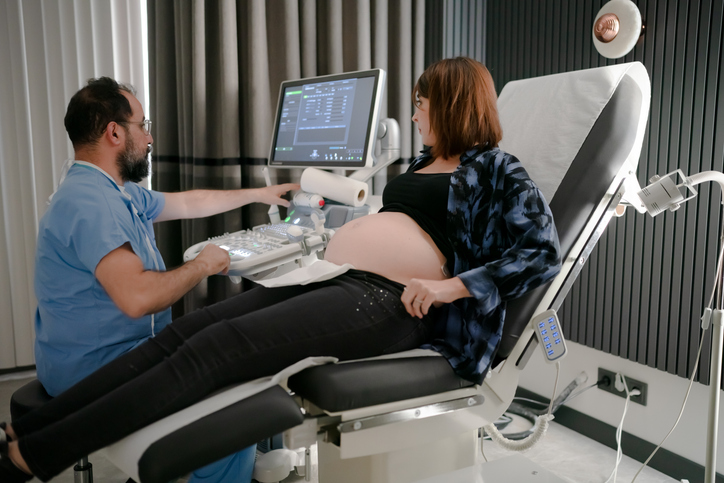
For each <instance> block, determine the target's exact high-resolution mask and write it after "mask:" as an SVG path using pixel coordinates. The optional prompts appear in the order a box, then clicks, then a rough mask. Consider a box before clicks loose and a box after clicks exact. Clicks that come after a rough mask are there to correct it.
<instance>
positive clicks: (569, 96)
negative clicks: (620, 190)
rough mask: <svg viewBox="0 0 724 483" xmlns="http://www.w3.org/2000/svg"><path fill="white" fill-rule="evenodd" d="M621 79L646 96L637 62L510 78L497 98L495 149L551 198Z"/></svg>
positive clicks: (644, 79) (645, 111) (641, 124)
mask: <svg viewBox="0 0 724 483" xmlns="http://www.w3.org/2000/svg"><path fill="white" fill-rule="evenodd" d="M624 77H630V78H631V79H633V80H634V81H635V82H636V84H637V85H638V86H639V88H640V89H641V93H642V95H643V98H645V99H648V98H649V97H650V89H651V88H650V85H649V77H648V74H647V73H646V68H645V67H644V66H643V64H641V63H640V62H631V63H627V64H618V65H611V66H606V67H598V68H594V69H586V70H580V71H575V72H566V73H563V74H554V75H548V76H543V77H536V78H533V79H524V80H518V81H512V82H509V83H507V84H506V85H505V87H504V88H503V90H502V92H501V93H500V97H499V98H498V111H499V115H500V121H501V124H502V127H503V139H502V141H501V142H500V149H502V150H503V151H506V152H508V153H510V154H513V155H514V156H516V157H517V158H518V159H519V160H520V161H521V163H523V166H525V168H526V170H527V171H528V174H529V175H530V177H531V179H533V181H535V182H536V184H537V185H538V187H539V188H540V189H541V191H542V192H543V195H544V196H545V198H546V199H547V200H548V201H550V200H552V199H553V196H554V195H555V193H556V191H557V190H558V187H559V186H560V183H561V180H562V179H563V177H564V176H565V174H566V173H567V172H568V169H569V168H570V166H571V163H572V162H573V160H574V159H575V157H576V154H577V153H578V152H579V150H580V149H581V146H582V145H583V143H584V141H585V140H586V138H587V137H588V135H589V133H590V131H591V128H592V127H593V125H594V124H595V122H596V120H597V119H598V117H599V115H600V114H601V112H602V111H603V109H604V108H605V107H606V105H607V104H608V101H609V100H610V99H611V96H612V95H613V93H614V92H615V91H616V89H617V87H618V85H619V83H620V82H621V80H622V79H623V78H624ZM639 115H640V121H639V124H638V125H639V131H640V132H639V133H637V138H638V142H637V143H634V144H635V145H636V144H637V145H638V146H635V147H634V149H632V153H635V156H632V158H633V159H630V160H629V163H630V166H629V167H630V168H631V169H632V170H634V171H635V169H636V166H637V164H638V156H639V152H640V149H641V143H642V142H643V135H644V130H645V127H646V119H647V117H648V103H644V104H642V105H641V112H640V113H639Z"/></svg>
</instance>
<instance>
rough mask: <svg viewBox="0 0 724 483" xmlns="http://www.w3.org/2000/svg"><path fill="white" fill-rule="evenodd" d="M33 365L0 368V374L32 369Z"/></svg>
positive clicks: (33, 368)
mask: <svg viewBox="0 0 724 483" xmlns="http://www.w3.org/2000/svg"><path fill="white" fill-rule="evenodd" d="M34 370H35V366H23V367H11V368H10V369H0V376H4V375H6V374H12V373H14V372H25V371H34Z"/></svg>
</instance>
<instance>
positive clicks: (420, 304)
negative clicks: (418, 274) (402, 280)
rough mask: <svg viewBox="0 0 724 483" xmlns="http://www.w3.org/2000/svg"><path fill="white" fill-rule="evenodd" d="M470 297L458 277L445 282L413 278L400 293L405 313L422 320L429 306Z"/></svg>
mask: <svg viewBox="0 0 724 483" xmlns="http://www.w3.org/2000/svg"><path fill="white" fill-rule="evenodd" d="M464 297H471V295H470V292H468V289H467V288H466V287H465V284H463V282H462V280H460V279H459V278H458V277H453V278H448V279H447V280H423V279H419V278H413V279H412V280H410V283H409V284H407V286H406V287H405V290H404V291H403V292H402V297H401V300H402V303H403V304H404V305H405V309H406V310H407V313H409V314H410V315H412V316H413V317H419V318H422V317H423V315H427V312H428V310H430V306H432V305H434V306H435V307H439V306H441V305H442V304H449V303H450V302H454V301H455V300H457V299H461V298H464Z"/></svg>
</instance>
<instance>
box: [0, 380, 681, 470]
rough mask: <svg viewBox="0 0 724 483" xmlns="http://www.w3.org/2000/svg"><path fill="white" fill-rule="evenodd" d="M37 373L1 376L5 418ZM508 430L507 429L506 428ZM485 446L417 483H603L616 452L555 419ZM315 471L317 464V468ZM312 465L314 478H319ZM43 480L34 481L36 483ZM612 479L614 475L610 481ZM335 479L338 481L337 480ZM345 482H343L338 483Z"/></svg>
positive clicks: (627, 465)
mask: <svg viewBox="0 0 724 483" xmlns="http://www.w3.org/2000/svg"><path fill="white" fill-rule="evenodd" d="M30 377H33V373H18V374H12V375H4V376H0V421H8V420H9V419H10V396H11V395H12V393H13V392H14V391H15V390H16V389H18V388H20V387H21V386H22V385H24V384H25V383H26V382H28V380H29V378H30ZM526 424H528V423H527V422H525V421H514V422H513V423H512V425H511V426H510V427H509V428H510V430H514V431H517V430H520V429H521V428H523V427H524V426H525V425H526ZM506 431H508V430H506ZM483 450H484V452H485V456H486V457H487V459H488V461H489V463H488V464H485V463H482V461H483V460H482V458H481V464H480V465H478V466H476V467H471V468H466V469H464V470H460V471H457V472H455V473H451V474H447V475H441V476H436V477H430V478H426V479H425V480H422V481H419V482H418V483H484V482H485V483H511V482H515V483H527V477H528V476H531V479H530V481H531V482H533V481H541V482H546V483H604V482H606V481H607V479H608V478H609V476H610V474H611V472H612V471H613V468H614V463H615V458H616V452H615V451H614V450H612V449H609V448H607V447H605V446H603V445H601V444H599V443H597V442H595V441H593V440H590V439H588V438H585V437H584V436H581V435H580V434H578V433H576V432H574V431H571V430H569V429H568V428H565V427H563V426H561V425H558V424H556V423H555V422H553V423H551V426H550V428H549V429H548V433H547V434H546V436H545V437H544V439H543V440H542V441H541V442H540V443H539V444H538V445H536V446H535V447H533V448H532V449H530V450H528V451H526V452H525V453H523V454H520V453H510V452H508V451H506V450H503V449H501V448H499V447H498V446H497V445H496V444H495V443H493V442H490V441H486V442H485V443H484V444H483ZM90 461H91V463H92V464H93V476H94V480H95V481H96V482H99V483H125V482H126V480H127V479H128V477H127V476H125V475H124V474H122V473H121V472H120V471H119V470H118V469H116V468H115V467H114V466H113V465H111V464H110V463H109V462H108V461H107V460H105V458H103V456H102V455H100V454H97V455H91V457H90ZM640 466H641V465H640V463H638V462H636V461H634V460H632V459H630V458H628V457H626V456H624V458H623V460H622V461H621V464H620V466H619V469H618V474H617V477H618V479H617V481H619V482H630V481H631V480H632V478H633V476H634V475H635V474H636V472H637V471H638V470H639V468H640ZM499 467H503V468H506V470H504V471H508V469H509V468H515V469H516V471H517V472H518V474H523V473H524V474H525V475H526V476H525V477H523V476H515V477H514V478H513V477H510V476H507V477H500V476H498V475H499V471H500V470H499ZM315 469H316V468H315ZM315 473H316V472H315V471H314V469H313V472H312V481H313V482H316V481H317V478H316V474H315ZM37 481H38V480H33V482H34V483H35V482H37ZM52 481H53V482H54V483H73V482H74V478H73V472H72V469H69V470H67V471H66V472H64V473H63V474H61V475H60V476H58V477H57V478H54V479H53V480H52ZM304 481H305V480H304V478H303V477H298V476H296V475H294V474H292V475H290V476H289V477H288V478H286V479H285V480H284V482H285V483H292V482H293V483H302V482H304ZM611 481H613V479H611ZM636 482H637V483H658V482H674V483H676V482H677V480H674V479H672V478H670V477H667V476H666V475H664V474H662V473H659V472H658V471H655V470H652V469H651V468H645V469H644V471H643V472H642V473H641V475H639V477H638V478H637V479H636ZM335 483H336V482H335ZM339 483H343V482H339Z"/></svg>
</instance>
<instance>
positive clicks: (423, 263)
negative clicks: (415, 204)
mask: <svg viewBox="0 0 724 483" xmlns="http://www.w3.org/2000/svg"><path fill="white" fill-rule="evenodd" d="M324 258H325V260H328V261H330V262H332V263H336V264H338V265H342V264H344V263H351V264H352V265H354V267H355V268H356V269H358V270H365V271H368V272H373V273H376V274H379V275H382V276H383V277H386V278H388V279H390V280H394V281H396V282H399V283H402V284H405V285H407V284H408V283H409V281H410V279H412V278H424V279H430V280H443V279H445V278H447V276H445V275H444V274H443V272H442V266H443V265H444V264H445V257H444V256H443V254H442V253H441V252H440V250H439V249H438V248H437V245H435V242H433V241H432V238H430V235H428V234H427V233H425V231H424V230H423V229H422V228H420V226H419V225H418V224H417V223H415V221H414V220H413V219H412V218H410V217H409V216H407V215H405V214H403V213H392V212H383V213H376V214H374V215H368V216H364V217H362V218H359V219H357V220H354V221H351V222H349V223H347V224H345V225H343V226H342V227H341V228H340V229H339V230H337V232H336V233H335V234H334V236H333V237H332V239H331V240H330V242H329V245H327V249H326V251H325V255H324Z"/></svg>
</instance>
